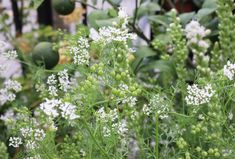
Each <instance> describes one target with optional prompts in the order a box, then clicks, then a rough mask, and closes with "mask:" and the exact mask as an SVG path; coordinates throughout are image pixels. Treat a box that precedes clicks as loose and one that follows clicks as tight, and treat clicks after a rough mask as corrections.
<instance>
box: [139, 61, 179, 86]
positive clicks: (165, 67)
mask: <svg viewBox="0 0 235 159" xmlns="http://www.w3.org/2000/svg"><path fill="white" fill-rule="evenodd" d="M151 70H155V71H157V72H158V73H157V72H156V74H158V75H159V76H158V83H159V84H160V85H161V86H163V87H167V86H169V85H171V84H172V83H173V82H174V80H175V79H176V77H177V75H176V70H175V68H174V66H173V65H172V63H171V62H170V61H165V60H158V61H153V62H150V63H148V64H146V65H145V66H143V67H142V68H140V71H144V72H146V71H151Z"/></svg>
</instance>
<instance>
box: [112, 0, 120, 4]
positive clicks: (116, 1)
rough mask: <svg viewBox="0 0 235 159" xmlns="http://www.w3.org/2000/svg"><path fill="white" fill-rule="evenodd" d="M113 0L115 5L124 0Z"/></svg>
mask: <svg viewBox="0 0 235 159" xmlns="http://www.w3.org/2000/svg"><path fill="white" fill-rule="evenodd" d="M111 1H112V3H113V4H115V5H119V4H120V3H121V2H122V0H111Z"/></svg>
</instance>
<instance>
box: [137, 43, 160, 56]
mask: <svg viewBox="0 0 235 159" xmlns="http://www.w3.org/2000/svg"><path fill="white" fill-rule="evenodd" d="M135 55H136V56H138V57H141V58H144V57H150V56H155V55H156V52H155V51H153V50H152V49H151V48H149V47H148V46H142V47H140V48H139V49H138V50H137V51H136V53H135Z"/></svg>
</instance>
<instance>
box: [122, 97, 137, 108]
mask: <svg viewBox="0 0 235 159" xmlns="http://www.w3.org/2000/svg"><path fill="white" fill-rule="evenodd" d="M136 102H137V98H136V97H133V96H130V97H125V98H124V99H123V100H122V104H127V105H129V106H130V107H134V106H135V105H136Z"/></svg>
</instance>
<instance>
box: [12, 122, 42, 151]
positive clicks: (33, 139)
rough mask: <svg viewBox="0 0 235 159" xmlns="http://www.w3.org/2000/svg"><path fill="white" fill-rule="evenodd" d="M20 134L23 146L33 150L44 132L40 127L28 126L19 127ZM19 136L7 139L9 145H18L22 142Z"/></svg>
mask: <svg viewBox="0 0 235 159" xmlns="http://www.w3.org/2000/svg"><path fill="white" fill-rule="evenodd" d="M20 134H21V136H22V138H23V139H24V142H25V148H26V149H27V150H34V149H36V148H38V142H40V141H42V140H43V139H44V138H45V137H46V134H45V132H44V130H42V129H32V128H30V127H25V128H21V129H20ZM22 138H21V137H11V138H10V139H9V142H10V143H9V146H13V147H19V145H20V144H23V142H22Z"/></svg>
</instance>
